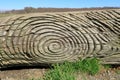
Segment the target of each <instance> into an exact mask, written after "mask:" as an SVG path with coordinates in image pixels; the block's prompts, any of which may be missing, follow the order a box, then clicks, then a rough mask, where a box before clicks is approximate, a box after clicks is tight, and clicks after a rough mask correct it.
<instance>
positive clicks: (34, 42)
mask: <svg viewBox="0 0 120 80" xmlns="http://www.w3.org/2000/svg"><path fill="white" fill-rule="evenodd" d="M0 52H1V53H0V66H1V68H4V67H11V66H22V65H28V66H30V65H33V66H35V65H42V64H51V63H60V62H63V61H76V60H79V59H85V58H87V57H97V58H99V59H100V60H101V62H102V63H103V64H120V9H113V10H94V11H81V12H79V11H78V12H64V13H42V14H39V13H38V14H37V13H36V14H26V15H15V16H9V17H5V18H1V19H0Z"/></svg>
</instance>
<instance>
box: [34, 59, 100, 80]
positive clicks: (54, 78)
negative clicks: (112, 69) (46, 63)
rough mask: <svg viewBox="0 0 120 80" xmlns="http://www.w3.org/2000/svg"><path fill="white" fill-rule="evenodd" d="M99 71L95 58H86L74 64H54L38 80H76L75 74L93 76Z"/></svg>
mask: <svg viewBox="0 0 120 80" xmlns="http://www.w3.org/2000/svg"><path fill="white" fill-rule="evenodd" d="M99 70H100V64H99V60H97V59H96V58H88V59H84V60H80V61H77V62H74V63H73V62H64V63H62V64H54V65H53V68H52V69H51V70H49V71H48V72H46V74H45V76H44V77H43V78H42V79H38V80H76V75H75V73H76V72H82V73H88V74H90V75H95V74H96V73H98V72H99ZM33 80H34V79H33Z"/></svg>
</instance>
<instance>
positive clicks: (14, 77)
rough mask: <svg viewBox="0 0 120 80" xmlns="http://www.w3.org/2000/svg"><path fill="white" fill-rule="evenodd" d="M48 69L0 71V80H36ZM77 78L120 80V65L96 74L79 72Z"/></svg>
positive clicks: (86, 79) (81, 79)
mask: <svg viewBox="0 0 120 80" xmlns="http://www.w3.org/2000/svg"><path fill="white" fill-rule="evenodd" d="M47 70H48V69H46V68H45V69H44V68H42V69H41V68H30V69H17V70H4V71H1V72H0V80H32V78H34V79H35V80H36V79H38V78H40V77H42V76H43V75H44V74H45V72H46V71H47ZM77 80H120V67H117V68H109V69H101V71H100V72H99V73H98V74H96V75H94V76H91V75H88V74H83V73H78V76H77Z"/></svg>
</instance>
